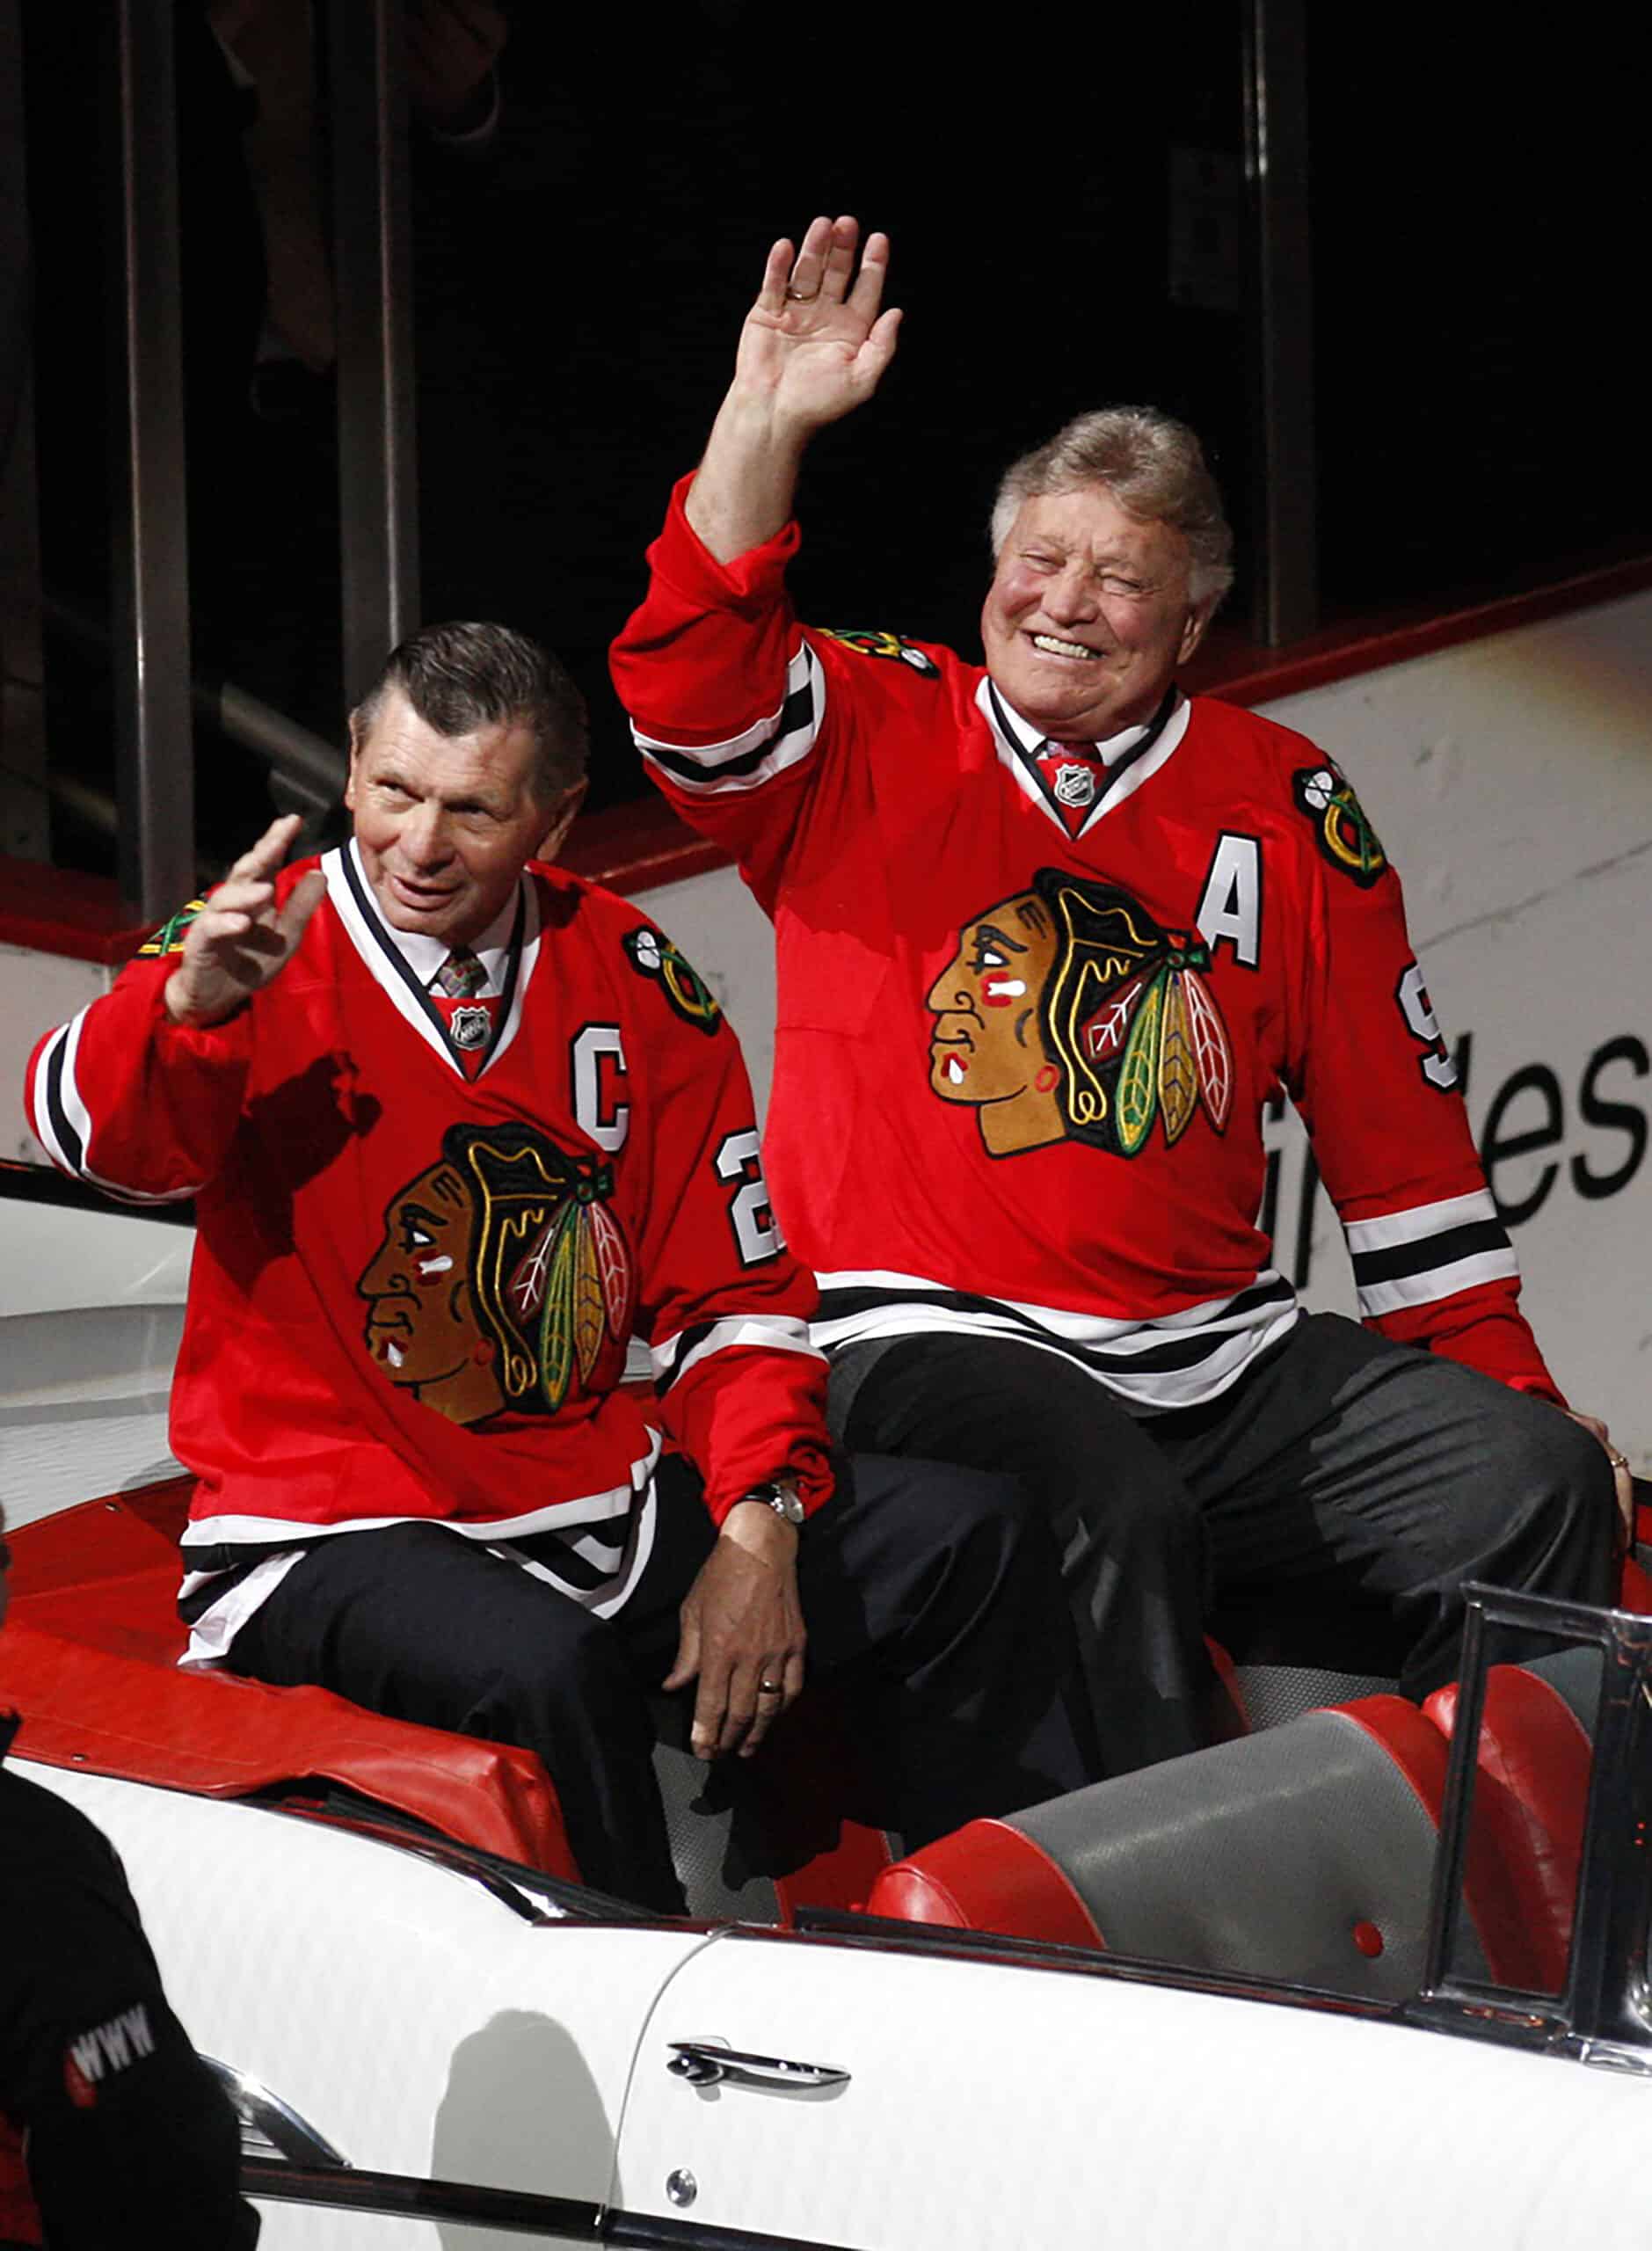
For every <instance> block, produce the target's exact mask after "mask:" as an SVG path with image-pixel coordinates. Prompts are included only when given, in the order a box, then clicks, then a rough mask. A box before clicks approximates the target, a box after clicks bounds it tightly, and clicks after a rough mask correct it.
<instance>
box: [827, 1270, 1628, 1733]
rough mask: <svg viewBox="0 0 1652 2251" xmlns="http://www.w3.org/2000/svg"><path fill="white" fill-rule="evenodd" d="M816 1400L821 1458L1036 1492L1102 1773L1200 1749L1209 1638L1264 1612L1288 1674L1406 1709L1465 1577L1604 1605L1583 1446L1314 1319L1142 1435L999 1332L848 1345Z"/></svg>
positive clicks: (1495, 1394)
mask: <svg viewBox="0 0 1652 2251" xmlns="http://www.w3.org/2000/svg"><path fill="white" fill-rule="evenodd" d="M832 1387H833V1388H832V1395H831V1396H832V1414H833V1431H834V1434H835V1435H836V1436H837V1437H838V1439H840V1441H841V1443H843V1444H845V1445H848V1446H857V1447H858V1446H867V1447H876V1448H877V1449H878V1450H879V1451H881V1452H884V1453H906V1452H907V1451H910V1452H912V1453H916V1454H923V1455H926V1456H932V1457H934V1458H935V1459H937V1460H942V1461H957V1462H969V1463H972V1464H974V1465H975V1466H976V1467H978V1468H993V1469H1004V1470H1012V1471H1014V1472H1015V1473H1016V1474H1017V1475H1020V1476H1021V1477H1022V1478H1023V1479H1024V1480H1025V1482H1027V1483H1028V1485H1029V1486H1030V1488H1031V1489H1032V1490H1034V1491H1035V1492H1036V1493H1037V1494H1038V1496H1039V1497H1040V1498H1041V1499H1042V1501H1043V1503H1044V1508H1045V1510H1046V1512H1047V1513H1048V1515H1049V1519H1050V1521H1051V1523H1052V1526H1053V1527H1054V1529H1055V1532H1056V1534H1057V1537H1058V1539H1059V1541H1060V1544H1061V1548H1062V1551H1063V1555H1064V1558H1065V1565H1064V1568H1065V1570H1066V1577H1067V1589H1068V1597H1069V1600H1070V1603H1071V1605H1072V1608H1073V1618H1074V1622H1075V1624H1076V1627H1077V1629H1078V1634H1079V1640H1080V1647H1081V1661H1082V1664H1083V1666H1084V1671H1085V1676H1086V1679H1087V1680H1088V1685H1089V1689H1090V1698H1091V1704H1092V1708H1093V1710H1094V1715H1095V1723H1096V1727H1097V1730H1098V1733H1099V1735H1100V1738H1101V1745H1102V1755H1103V1761H1104V1763H1105V1765H1106V1767H1107V1770H1108V1772H1109V1773H1110V1774H1123V1773H1126V1772H1128V1771H1130V1770H1131V1769H1132V1767H1144V1766H1147V1765H1150V1764H1151V1763H1152V1762H1153V1761H1154V1760H1155V1759H1167V1758H1173V1757H1175V1756H1176V1755H1177V1754H1179V1753H1180V1752H1185V1751H1190V1750H1194V1749H1197V1747H1198V1746H1199V1745H1201V1744H1202V1743H1204V1742H1205V1741H1207V1740H1208V1739H1209V1725H1210V1714H1211V1712H1212V1708H1213V1705H1214V1701H1215V1684H1214V1681H1213V1679H1212V1670H1211V1665H1210V1659H1209V1656H1208V1653H1207V1651H1206V1650H1205V1647H1204V1631H1205V1628H1206V1626H1207V1624H1208V1623H1210V1622H1212V1620H1214V1621H1216V1622H1217V1623H1218V1624H1219V1625H1227V1626H1228V1627H1229V1629H1230V1630H1231V1623H1232V1621H1234V1620H1235V1619H1245V1620H1253V1621H1254V1620H1255V1619H1257V1618H1263V1619H1266V1618H1268V1617H1270V1616H1283V1617H1284V1619H1285V1620H1286V1621H1287V1622H1286V1623H1285V1625H1284V1628H1283V1629H1282V1630H1283V1632H1284V1636H1285V1645H1284V1647H1281V1648H1280V1650H1279V1654H1280V1655H1281V1656H1282V1657H1284V1658H1285V1659H1286V1661H1288V1662H1290V1663H1292V1664H1297V1665H1323V1666H1326V1667H1328V1668H1330V1669H1332V1670H1335V1671H1340V1672H1372V1673H1388V1674H1393V1675H1394V1676H1395V1677H1397V1679H1399V1681H1400V1684H1401V1688H1402V1689H1403V1690H1404V1691H1405V1693H1406V1694H1408V1695H1411V1696H1415V1697H1420V1696H1423V1695H1426V1694H1428V1693H1429V1692H1430V1690H1432V1689H1434V1688H1436V1687H1437V1686H1439V1685H1440V1684H1441V1683H1442V1682H1443V1681H1445V1680H1449V1679H1452V1676H1453V1674H1454V1672H1455V1671H1456V1665H1457V1653H1458V1645H1459V1638H1460V1633H1461V1627H1462V1615H1463V1612H1462V1598H1461V1589H1462V1586H1463V1583H1464V1582H1465V1581H1466V1580H1468V1579H1481V1580H1483V1581H1486V1582H1488V1584H1492V1585H1494V1586H1499V1587H1514V1588H1520V1589H1524V1590H1526V1591H1529V1592H1533V1593H1538V1594H1550V1595H1555V1596H1560V1597H1563V1598H1565V1599H1569V1600H1576V1601H1582V1602H1595V1603H1603V1602H1607V1601H1609V1600H1610V1599H1612V1598H1611V1587H1612V1555H1613V1526H1614V1521H1615V1509H1614V1504H1613V1497H1612V1471H1611V1467H1610V1465H1609V1463H1608V1462H1607V1460H1606V1456H1605V1452H1604V1450H1603V1449H1602V1447H1601V1446H1599V1445H1598V1443H1597V1441H1596V1440H1595V1439H1593V1438H1591V1437H1590V1435H1589V1433H1588V1432H1587V1431H1583V1430H1581V1429H1580V1428H1579V1427H1578V1425H1577V1424H1575V1423H1573V1422H1571V1421H1570V1420H1569V1419H1568V1417H1566V1416H1565V1415H1563V1414H1561V1411H1560V1410H1558V1409H1557V1408H1554V1407H1552V1406H1550V1405H1549V1404H1548V1403H1547V1402H1545V1401H1543V1400H1538V1399H1531V1398H1528V1397H1526V1396H1525V1395H1523V1394H1522V1393H1519V1392H1517V1391H1511V1390H1510V1388H1508V1387H1507V1386H1506V1385H1504V1384H1501V1383H1497V1382H1495V1381H1494V1380H1492V1379H1491V1378H1490V1377H1489V1376H1486V1375H1482V1374H1481V1373H1479V1372H1478V1371H1477V1370H1475V1369H1473V1368H1468V1367H1465V1366H1462V1365H1461V1364H1460V1363H1459V1362H1458V1361H1455V1360H1450V1359H1444V1358H1442V1357H1440V1356H1438V1355H1437V1354H1434V1353H1430V1352H1423V1351H1413V1350H1412V1349H1410V1348H1409V1347H1408V1346H1406V1345H1402V1344H1393V1343H1391V1342H1390V1341H1389V1340H1388V1339H1387V1338H1386V1337H1381V1336H1379V1335H1377V1334H1375V1333H1373V1332H1372V1331H1371V1330H1368V1329H1362V1328H1360V1327H1359V1326H1358V1325H1357V1323H1356V1322H1350V1321H1347V1320H1344V1319H1343V1318H1341V1317H1340V1316H1339V1315H1335V1314H1313V1315H1304V1316H1303V1317H1302V1318H1301V1319H1300V1320H1299V1322H1297V1324H1296V1326H1295V1327H1294V1329H1292V1331H1291V1333H1290V1334H1289V1336H1287V1337H1285V1338H1284V1341H1283V1342H1282V1343H1281V1344H1279V1345H1278V1346H1277V1347H1276V1348H1275V1349H1274V1350H1273V1351H1270V1352H1269V1353H1267V1354H1266V1355H1265V1356H1264V1357H1263V1359H1261V1360H1260V1361H1259V1362H1258V1363H1257V1364H1256V1366H1254V1367H1253V1368H1251V1369H1250V1370H1248V1372H1247V1373H1246V1374H1245V1375H1244V1376H1243V1377H1242V1378H1241V1380H1240V1381H1239V1382H1238V1383H1237V1384H1235V1385H1234V1388H1232V1389H1231V1390H1230V1391H1228V1392H1226V1394H1224V1395H1223V1396H1222V1397H1220V1398H1219V1399H1217V1400H1214V1401H1212V1402H1210V1403H1209V1404H1208V1405H1206V1406H1204V1407H1197V1408H1190V1409H1187V1410H1183V1411H1180V1412H1177V1413H1172V1414H1168V1415H1161V1416H1154V1417H1148V1418H1144V1419H1141V1420H1138V1419H1137V1418H1136V1417H1133V1416H1132V1414H1131V1413H1130V1411H1129V1410H1127V1409H1126V1408H1125V1407H1124V1406H1123V1405H1122V1404H1121V1403H1120V1402H1119V1401H1118V1400H1117V1398H1115V1397H1114V1396H1113V1395H1111V1394H1110V1393H1109V1392H1108V1391H1106V1390H1104V1389H1103V1388H1102V1386H1101V1385H1099V1384H1098V1383H1096V1382H1095V1380H1094V1379H1093V1378H1091V1377H1090V1376H1088V1375H1087V1374H1085V1373H1084V1372H1083V1371H1082V1370H1081V1369H1080V1368H1078V1367H1075V1366H1073V1364H1072V1363H1071V1362H1070V1361H1067V1360H1064V1359H1060V1358H1059V1357H1058V1356H1057V1355H1056V1354H1053V1353H1051V1352H1046V1351H1041V1350H1039V1349H1038V1348H1037V1347H1036V1346H1028V1345H1023V1344H1016V1343H1014V1342H1011V1341H1008V1340H1005V1339H1001V1338H996V1337H994V1338H989V1339H981V1340H977V1339H975V1338H973V1337H955V1336H949V1335H939V1334H937V1335H930V1336H922V1337H900V1338H899V1339H896V1340H893V1341H891V1342H889V1343H883V1342H871V1343H868V1344H851V1345H848V1346H847V1347H845V1348H844V1349H843V1350H842V1351H841V1352H840V1353H838V1354H837V1355H835V1356H834V1359H833V1376H832Z"/></svg>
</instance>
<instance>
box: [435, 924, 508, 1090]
mask: <svg viewBox="0 0 1652 2251" xmlns="http://www.w3.org/2000/svg"><path fill="white" fill-rule="evenodd" d="M487 981H488V973H487V971H486V970H485V969H484V967H483V966H482V964H481V962H480V961H479V960H478V959H477V957H476V955H475V954H473V953H472V952H471V951H470V949H469V946H455V948H454V949H453V951H452V952H451V953H450V954H449V955H448V958H447V960H446V961H444V962H443V963H442V965H441V967H440V969H439V970H438V971H437V972H436V974H435V975H434V976H433V978H432V979H431V980H430V993H431V1000H432V1002H433V1005H434V1007H435V1010H436V1013H437V1015H438V1016H440V1018H441V1020H442V1023H443V1024H444V1025H445V1026H446V1027H447V1032H448V1044H449V1045H450V1046H451V1047H452V1048H453V1050H454V1053H455V1055H456V1056H457V1057H458V1059H459V1063H460V1066H461V1067H462V1070H463V1072H464V1075H465V1076H466V1078H468V1079H473V1078H475V1076H476V1075H477V1072H478V1071H479V1070H480V1069H481V1068H482V1062H483V1058H484V1055H485V1054H486V1053H487V1051H488V1046H489V1043H490V1042H491V1038H492V1037H493V1025H494V1021H495V1019H496V1017H497V1016H498V1014H499V999H498V996H497V995H489V996H488V997H486V998H484V997H482V987H484V985H485V984H486V983H487Z"/></svg>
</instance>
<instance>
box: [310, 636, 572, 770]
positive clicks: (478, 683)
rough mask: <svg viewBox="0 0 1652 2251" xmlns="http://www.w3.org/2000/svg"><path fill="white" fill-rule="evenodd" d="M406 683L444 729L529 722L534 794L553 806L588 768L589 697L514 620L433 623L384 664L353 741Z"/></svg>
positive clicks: (353, 721)
mask: <svg viewBox="0 0 1652 2251" xmlns="http://www.w3.org/2000/svg"><path fill="white" fill-rule="evenodd" d="M392 688H397V689H399V690H400V692H401V693H402V694H403V695H404V696H405V697H406V698H407V700H408V703H410V704H411V707H412V709H413V710H414V711H415V713H416V714H417V715H418V718H421V719H422V720H423V721H424V722H425V725H426V726H427V727H433V728H434V729H435V730H436V732H437V733H438V734H439V735H469V734H474V733H475V732H477V729H478V728H479V727H498V726H525V727H528V728H529V729H531V731H532V732H533V736H534V739H535V745H536V746H537V749H538V757H537V758H536V760H535V765H534V783H533V785H534V794H535V797H536V798H539V799H540V800H541V802H542V803H543V804H547V805H549V803H551V801H552V800H553V799H555V798H559V797H560V796H561V795H562V793H563V791H564V790H569V789H571V788H572V786H573V784H574V783H576V782H578V781H579V780H580V779H581V778H582V777H583V776H584V773H585V769H586V745H587V740H588V722H587V719H586V701H585V697H584V696H582V695H581V694H580V693H579V688H577V687H576V686H575V685H574V683H573V681H572V680H571V678H570V677H569V674H568V673H567V671H566V669H565V667H564V666H563V665H562V664H561V663H560V661H559V660H558V659H557V658H555V657H553V656H552V655H551V653H550V651H549V649H547V648H544V647H542V645H541V644H540V643H539V642H537V641H530V640H529V638H528V636H527V634H526V633H515V632H513V631H512V630H511V628H510V627H509V626H508V625H483V624H453V625H426V626H425V627H424V628H423V629H422V630H420V631H419V632H417V633H415V634H413V635H412V636H411V638H410V639H408V640H405V641H404V642H403V643H402V644H401V645H400V647H399V648H396V649H392V650H391V652H390V653H389V657H387V658H386V659H385V663H384V669H383V671H382V673H381V674H379V676H378V678H377V680H375V681H374V683H373V685H372V687H371V688H368V692H367V694H366V695H365V696H363V697H362V699H361V701H360V703H358V704H357V705H356V707H355V710H353V711H352V713H351V714H350V729H351V736H352V739H353V740H354V741H356V742H359V743H360V742H365V741H366V739H367V738H368V732H369V731H370V730H371V728H372V726H373V724H374V722H375V719H376V718H378V715H379V711H380V708H381V706H382V703H383V702H384V698H385V696H386V695H387V694H389V691H390V690H391V689H392Z"/></svg>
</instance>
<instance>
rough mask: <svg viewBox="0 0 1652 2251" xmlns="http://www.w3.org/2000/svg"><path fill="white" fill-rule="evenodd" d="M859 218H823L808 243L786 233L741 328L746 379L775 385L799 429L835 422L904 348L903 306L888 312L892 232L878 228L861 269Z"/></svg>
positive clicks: (771, 396) (756, 388)
mask: <svg viewBox="0 0 1652 2251" xmlns="http://www.w3.org/2000/svg"><path fill="white" fill-rule="evenodd" d="M859 236H860V229H859V227H858V225H857V224H856V222H855V221H854V220H853V219H837V220H831V219H816V220H814V221H812V222H811V225H810V227H809V230H808V232H807V233H806V234H805V235H804V238H803V242H802V244H801V246H800V247H798V248H797V249H796V250H795V251H794V248H793V245H792V244H791V243H790V241H786V240H782V241H780V242H777V243H776V244H775V245H774V247H773V249H772V250H771V251H769V253H768V262H767V264H766V266H764V269H763V286H762V288H761V289H760V290H759V292H758V295H757V302H755V303H754V304H753V307H752V310H751V311H750V312H749V313H748V314H747V315H746V325H745V327H744V328H743V329H742V330H741V331H740V345H739V357H738V360H737V361H736V375H735V380H736V382H737V383H738V384H739V386H740V387H741V388H742V389H744V390H746V392H747V394H748V395H756V394H760V393H761V394H766V395H767V396H768V400H769V402H770V404H771V407H772V411H773V412H774V413H775V417H776V418H777V419H780V420H782V421H783V422H785V423H787V424H790V426H793V427H794V428H796V429H797V430H799V431H811V430H817V429H819V428H821V427H823V426H825V425H826V423H828V422H835V421H836V420H838V419H839V418H840V416H841V415H845V414H848V412H851V410H852V409H853V408H855V407H856V406H859V405H860V404H862V401H863V400H865V399H868V398H870V397H871V395H872V393H873V391H874V390H877V385H878V382H879V381H880V380H881V378H882V376H883V374H884V369H885V368H887V367H888V365H889V363H890V361H891V359H892V358H893V357H894V353H895V341H896V335H897V331H898V330H899V324H900V315H899V312H897V311H894V310H891V311H889V312H884V311H883V310H881V308H882V304H883V297H884V278H885V275H886V274H887V273H888V269H889V238H888V237H887V236H885V235H869V236H868V237H867V240H866V247H865V250H864V251H863V252H862V256H861V259H860V264H859V270H858V272H857V271H856V266H855V245H856V243H857V241H858V239H859Z"/></svg>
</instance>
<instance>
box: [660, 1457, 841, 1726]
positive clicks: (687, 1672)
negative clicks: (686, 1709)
mask: <svg viewBox="0 0 1652 2251" xmlns="http://www.w3.org/2000/svg"><path fill="white" fill-rule="evenodd" d="M805 1638H806V1636H805V1635H804V1622H803V1609H802V1606H801V1604H800V1603H799V1601H798V1599H797V1533H795V1532H794V1531H793V1530H792V1529H791V1527H790V1525H787V1524H782V1522H781V1521H780V1519H779V1518H777V1517H775V1515H773V1514H772V1513H771V1512H769V1511H768V1508H767V1507H765V1506H764V1505H763V1504H761V1503H757V1504H753V1503H750V1502H745V1501H742V1502H739V1503H738V1504H736V1505H735V1507H733V1508H732V1509H731V1510H730V1512H729V1514H728V1517H727V1519H725V1521H724V1526H723V1531H722V1534H721V1536H720V1537H719V1539H718V1541H717V1546H716V1547H715V1548H713V1549H712V1550H711V1553H710V1555H709V1556H708V1557H707V1558H706V1560H705V1562H704V1563H702V1565H701V1567H700V1573H699V1576H698V1577H697V1578H696V1579H695V1583H694V1584H693V1585H692V1586H691V1587H690V1588H689V1590H688V1593H687V1595H685V1597H684V1598H683V1603H682V1610H681V1634H680V1639H679V1641H678V1644H677V1661H676V1663H675V1664H674V1665H673V1666H672V1669H671V1671H670V1672H669V1673H667V1675H666V1679H665V1680H664V1682H663V1683H662V1686H665V1687H666V1688H667V1689H673V1688H681V1687H683V1686H686V1685H687V1684H688V1682H689V1681H690V1680H695V1681H697V1683H698V1686H697V1688H696V1691H695V1706H694V1726H693V1730H692V1732H691V1734H690V1737H689V1742H690V1745H691V1746H692V1748H693V1750H694V1752H695V1757H696V1758H699V1759H714V1758H716V1756H717V1753H718V1752H724V1751H738V1752H739V1753H740V1755H741V1757H742V1758H746V1759H749V1758H750V1757H751V1755H752V1753H753V1751H755V1750H756V1748H757V1746H758V1745H759V1744H760V1743H761V1741H762V1739H763V1737H764V1736H765V1735H767V1734H768V1730H769V1727H770V1725H771V1724H772V1723H773V1722H774V1721H775V1720H777V1719H778V1718H779V1717H780V1715H781V1714H782V1712H783V1711H785V1710H786V1709H787V1708H788V1707H789V1706H790V1705H791V1704H793V1703H795V1702H796V1701H797V1697H798V1696H799V1695H800V1694H801V1693H802V1690H803V1679H804V1665H803V1653H804V1641H805Z"/></svg>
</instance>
